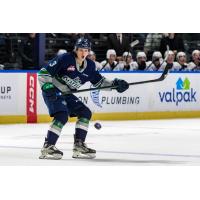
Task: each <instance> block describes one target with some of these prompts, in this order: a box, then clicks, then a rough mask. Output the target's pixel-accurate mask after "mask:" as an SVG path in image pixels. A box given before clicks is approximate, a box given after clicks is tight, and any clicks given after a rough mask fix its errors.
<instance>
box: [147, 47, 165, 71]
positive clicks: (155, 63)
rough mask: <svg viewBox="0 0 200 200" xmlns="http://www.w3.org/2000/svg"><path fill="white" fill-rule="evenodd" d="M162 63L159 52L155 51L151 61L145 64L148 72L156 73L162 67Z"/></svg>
mask: <svg viewBox="0 0 200 200" xmlns="http://www.w3.org/2000/svg"><path fill="white" fill-rule="evenodd" d="M163 63H164V61H163V58H162V54H161V52H160V51H155V52H154V53H153V55H152V61H149V62H147V68H146V70H148V71H158V70H159V69H160V67H161V66H162V65H163Z"/></svg>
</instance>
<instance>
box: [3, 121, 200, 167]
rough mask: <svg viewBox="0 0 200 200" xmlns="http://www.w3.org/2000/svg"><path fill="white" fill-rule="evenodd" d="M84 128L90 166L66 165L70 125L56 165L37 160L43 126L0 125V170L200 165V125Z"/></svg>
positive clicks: (61, 141) (86, 162)
mask: <svg viewBox="0 0 200 200" xmlns="http://www.w3.org/2000/svg"><path fill="white" fill-rule="evenodd" d="M101 124H102V129H100V130H97V129H95V128H94V126H93V125H94V122H91V123H90V128H89V133H88V137H87V144H88V146H90V147H92V148H95V149H96V150H97V157H96V159H93V160H77V159H72V157H71V156H72V146H73V134H74V126H75V124H74V123H68V124H67V125H66V126H65V127H64V129H63V132H62V135H61V137H60V138H59V140H58V143H57V147H58V148H59V149H60V150H63V152H64V156H63V159H62V160H40V159H38V156H39V155H40V149H41V147H42V145H43V142H44V137H45V135H46V131H47V129H48V126H49V124H14V125H0V165H50V166H51V165H53V166H55V165H58V166H60V165H64V166H71V165H76V166H81V165H85V166H97V165H106V166H107V165H109V166H110V165H112V166H119V165H125V166H126V165H200V119H175V120H139V121H102V122H101Z"/></svg>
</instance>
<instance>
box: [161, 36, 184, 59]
mask: <svg viewBox="0 0 200 200" xmlns="http://www.w3.org/2000/svg"><path fill="white" fill-rule="evenodd" d="M163 35H164V37H163V38H162V39H161V42H160V52H161V53H162V55H163V54H164V52H165V51H166V50H167V45H168V46H169V49H170V50H172V51H173V52H174V54H175V55H176V53H177V52H179V51H184V50H185V49H184V44H183V39H182V37H181V35H180V34H177V33H165V34H163Z"/></svg>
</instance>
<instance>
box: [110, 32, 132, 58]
mask: <svg viewBox="0 0 200 200" xmlns="http://www.w3.org/2000/svg"><path fill="white" fill-rule="evenodd" d="M107 44H108V49H114V50H115V51H116V54H117V60H118V61H119V60H122V54H123V53H124V52H125V51H129V38H128V37H127V36H126V35H125V34H123V33H111V34H110V35H109V36H108V40H107Z"/></svg>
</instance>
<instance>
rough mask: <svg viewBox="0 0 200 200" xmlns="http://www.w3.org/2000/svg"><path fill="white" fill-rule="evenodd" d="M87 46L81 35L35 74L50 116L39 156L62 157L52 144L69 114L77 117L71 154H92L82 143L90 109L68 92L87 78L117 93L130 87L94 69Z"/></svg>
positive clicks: (93, 155)
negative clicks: (50, 119) (112, 87)
mask: <svg viewBox="0 0 200 200" xmlns="http://www.w3.org/2000/svg"><path fill="white" fill-rule="evenodd" d="M90 49H91V44H90V42H89V40H88V39H85V38H80V39H78V40H77V42H76V44H75V48H74V51H73V52H72V53H65V54H62V55H61V56H57V57H55V58H54V59H52V60H51V61H50V62H49V63H48V64H47V65H46V66H45V67H43V68H42V69H41V70H40V72H39V74H38V79H39V82H40V86H41V89H42V95H43V98H44V101H45V104H46V105H47V107H48V110H49V114H50V116H51V117H53V121H52V123H51V125H50V127H49V130H48V132H47V136H46V138H45V142H44V146H43V148H42V150H41V156H40V157H39V158H40V159H61V158H62V156H63V152H62V151H60V150H59V149H57V148H56V147H55V144H56V142H57V140H58V138H59V136H60V134H61V131H62V128H63V126H64V125H65V124H66V123H67V121H68V116H70V117H75V116H76V117H77V122H76V127H75V134H74V147H73V155H72V157H73V158H95V154H96V150H94V149H91V148H89V147H87V145H86V143H85V139H86V135H87V131H88V126H89V121H90V119H91V115H92V114H91V111H90V109H89V108H88V107H86V106H85V105H84V104H83V103H82V102H81V101H80V100H79V99H78V98H77V97H76V96H75V95H73V94H71V92H72V91H76V90H77V89H78V88H79V87H81V86H82V85H83V84H84V83H86V82H88V81H90V82H91V83H92V84H93V85H94V86H95V87H100V86H101V87H103V86H115V87H116V90H117V91H118V92H120V93H121V92H124V91H125V90H127V89H128V87H129V85H128V83H127V82H126V81H124V80H121V79H114V80H113V81H110V80H108V79H106V78H105V77H103V76H102V75H101V74H100V73H99V72H98V71H97V70H96V69H95V63H94V62H93V61H92V60H90V59H88V58H87V55H88V53H89V51H90Z"/></svg>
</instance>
